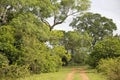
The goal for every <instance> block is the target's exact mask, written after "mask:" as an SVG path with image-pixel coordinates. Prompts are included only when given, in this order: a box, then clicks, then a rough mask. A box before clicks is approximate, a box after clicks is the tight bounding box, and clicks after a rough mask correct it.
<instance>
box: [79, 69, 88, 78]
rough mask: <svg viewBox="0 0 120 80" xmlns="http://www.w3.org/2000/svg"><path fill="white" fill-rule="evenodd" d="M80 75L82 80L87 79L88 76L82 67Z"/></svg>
mask: <svg viewBox="0 0 120 80" xmlns="http://www.w3.org/2000/svg"><path fill="white" fill-rule="evenodd" d="M80 75H81V77H82V80H89V78H88V76H87V75H86V71H85V70H84V69H81V71H80Z"/></svg>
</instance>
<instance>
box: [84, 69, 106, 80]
mask: <svg viewBox="0 0 120 80" xmlns="http://www.w3.org/2000/svg"><path fill="white" fill-rule="evenodd" d="M86 74H87V76H88V77H89V80H107V79H106V77H105V76H104V75H102V74H101V73H98V72H97V71H96V70H95V69H89V68H88V69H86Z"/></svg>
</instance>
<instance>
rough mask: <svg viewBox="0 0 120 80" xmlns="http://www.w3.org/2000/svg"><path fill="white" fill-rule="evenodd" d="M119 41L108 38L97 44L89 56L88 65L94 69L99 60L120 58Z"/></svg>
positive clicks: (114, 38)
mask: <svg viewBox="0 0 120 80" xmlns="http://www.w3.org/2000/svg"><path fill="white" fill-rule="evenodd" d="M119 46H120V40H119V39H118V38H116V37H111V38H110V37H109V38H106V39H104V40H103V41H100V42H98V43H97V44H96V45H95V47H94V50H93V51H92V53H91V54H90V59H89V60H90V62H89V63H90V65H91V66H93V67H96V66H97V65H98V62H99V60H100V59H102V58H103V59H106V58H114V57H119V56H120V47H119Z"/></svg>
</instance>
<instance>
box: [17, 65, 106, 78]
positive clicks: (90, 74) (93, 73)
mask: <svg viewBox="0 0 120 80" xmlns="http://www.w3.org/2000/svg"><path fill="white" fill-rule="evenodd" d="M72 68H73V67H64V68H62V69H61V70H60V71H59V72H54V73H42V74H38V75H31V76H29V77H25V78H21V79H17V80H65V78H66V77H67V75H68V73H69V72H71V70H72ZM75 68H82V69H83V68H84V69H85V70H86V74H87V76H88V77H89V80H106V78H105V76H103V75H102V74H100V73H97V71H96V70H95V69H89V68H88V67H86V66H80V67H75ZM73 80H82V78H81V76H80V71H77V72H76V73H75V74H74V79H73Z"/></svg>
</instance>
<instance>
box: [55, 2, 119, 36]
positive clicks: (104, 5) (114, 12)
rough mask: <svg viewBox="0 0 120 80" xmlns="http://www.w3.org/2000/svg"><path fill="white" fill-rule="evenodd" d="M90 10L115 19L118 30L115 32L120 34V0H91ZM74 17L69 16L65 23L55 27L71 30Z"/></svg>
mask: <svg viewBox="0 0 120 80" xmlns="http://www.w3.org/2000/svg"><path fill="white" fill-rule="evenodd" d="M89 12H93V13H99V14H101V15H102V16H105V17H107V18H110V19H113V22H114V23H116V25H117V31H114V33H118V34H120V0H91V8H90V10H89ZM71 20H72V17H70V18H68V19H67V20H66V21H65V22H64V23H63V24H60V25H58V26H56V27H55V29H59V30H65V31H69V30H72V28H71V27H69V23H70V22H71Z"/></svg>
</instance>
